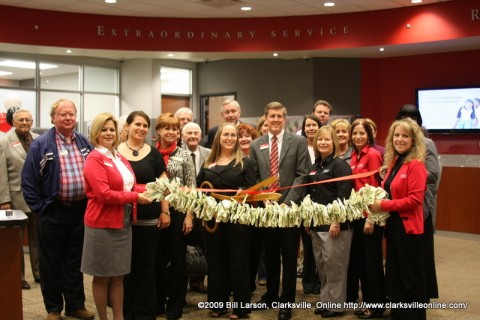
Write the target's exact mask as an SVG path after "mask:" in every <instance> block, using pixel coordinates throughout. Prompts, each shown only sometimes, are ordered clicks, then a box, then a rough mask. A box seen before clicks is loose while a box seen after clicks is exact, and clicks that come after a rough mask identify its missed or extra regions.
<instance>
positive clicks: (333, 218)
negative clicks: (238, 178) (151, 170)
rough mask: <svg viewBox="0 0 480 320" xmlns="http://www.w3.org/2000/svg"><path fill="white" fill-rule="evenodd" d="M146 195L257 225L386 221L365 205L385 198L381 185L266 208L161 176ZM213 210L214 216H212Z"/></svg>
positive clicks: (383, 214) (196, 212) (185, 209)
mask: <svg viewBox="0 0 480 320" xmlns="http://www.w3.org/2000/svg"><path fill="white" fill-rule="evenodd" d="M145 195H146V196H148V197H149V198H151V199H154V200H156V201H160V200H166V201H168V202H169V203H170V205H171V206H173V208H175V210H177V211H180V212H183V213H186V212H191V213H193V214H194V215H195V216H196V217H198V218H200V219H202V220H205V221H210V220H212V219H215V220H216V221H217V222H232V223H240V224H247V225H252V226H256V227H270V228H275V227H280V228H286V227H294V226H297V227H299V226H301V225H302V223H303V225H304V226H307V227H309V226H320V225H325V224H331V223H333V222H338V223H341V222H346V221H353V220H357V219H360V218H363V212H365V211H366V212H368V213H369V215H368V217H369V219H370V220H372V221H373V222H375V223H376V224H378V225H381V226H383V225H385V222H386V220H387V218H388V216H389V214H388V212H370V210H369V209H368V206H369V205H370V204H372V203H373V202H374V201H375V200H381V199H386V198H387V197H388V194H387V193H386V192H385V190H383V189H382V188H380V187H377V188H376V187H372V186H370V185H366V186H365V187H363V188H361V189H360V190H359V191H358V192H355V191H354V190H353V189H352V193H351V194H350V198H348V199H343V200H340V199H337V200H335V201H333V202H332V203H330V204H328V205H326V206H325V205H322V204H319V203H316V202H313V201H312V199H311V198H310V195H307V196H306V197H305V198H304V199H303V201H302V202H301V203H300V205H297V204H295V203H293V202H292V203H291V206H288V205H286V204H278V203H277V202H272V204H270V205H267V206H266V207H265V208H256V207H252V206H250V204H248V203H245V202H244V203H239V202H237V201H235V200H231V201H230V200H222V201H218V202H217V200H216V199H215V198H213V197H211V196H207V195H206V194H205V193H204V192H201V191H199V190H197V189H196V188H194V187H191V188H187V187H184V186H182V185H181V184H180V180H179V179H178V178H175V179H172V180H169V179H168V178H165V177H162V178H159V179H157V180H156V181H155V182H150V183H148V184H147V185H146V194H145ZM215 214H216V216H215Z"/></svg>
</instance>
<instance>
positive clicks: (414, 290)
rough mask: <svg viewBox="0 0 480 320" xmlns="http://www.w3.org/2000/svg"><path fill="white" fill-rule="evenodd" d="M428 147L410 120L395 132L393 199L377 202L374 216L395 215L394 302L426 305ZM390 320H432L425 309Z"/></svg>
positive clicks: (390, 284)
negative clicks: (424, 225)
mask: <svg viewBox="0 0 480 320" xmlns="http://www.w3.org/2000/svg"><path fill="white" fill-rule="evenodd" d="M425 154H426V149H425V142H424V136H423V133H422V130H421V128H420V127H419V126H418V124H417V123H416V122H415V121H413V120H411V119H410V118H405V119H403V120H398V121H395V122H394V123H393V124H392V126H391V127H390V130H389V134H388V138H387V142H386V152H385V164H386V165H387V168H388V169H387V173H386V176H385V178H384V180H383V183H382V186H383V188H384V189H385V191H387V192H388V193H389V195H390V197H389V198H390V200H381V201H380V200H377V201H376V202H375V203H373V204H372V205H371V206H370V209H371V210H372V211H389V212H390V217H389V218H388V220H387V226H386V230H385V233H386V237H387V265H386V279H387V288H388V289H389V294H390V297H391V301H392V303H400V302H401V303H411V302H419V303H424V302H426V289H425V279H424V277H425V275H424V270H423V256H422V252H423V248H422V246H423V243H422V234H423V197H424V193H425V186H426V182H427V171H426V169H425V165H424V161H425ZM390 319H416V320H422V319H426V309H424V308H392V309H391V313H390Z"/></svg>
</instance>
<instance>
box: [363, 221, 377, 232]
mask: <svg viewBox="0 0 480 320" xmlns="http://www.w3.org/2000/svg"><path fill="white" fill-rule="evenodd" d="M374 227H375V223H373V221H371V220H369V219H368V218H367V219H365V225H364V226H363V233H365V234H373V228H374Z"/></svg>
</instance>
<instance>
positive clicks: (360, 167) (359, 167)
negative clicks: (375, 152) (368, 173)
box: [357, 163, 365, 169]
mask: <svg viewBox="0 0 480 320" xmlns="http://www.w3.org/2000/svg"><path fill="white" fill-rule="evenodd" d="M357 167H358V169H362V168H363V167H365V164H363V163H360V164H359V165H358V166H357Z"/></svg>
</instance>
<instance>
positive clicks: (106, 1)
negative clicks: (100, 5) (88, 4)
mask: <svg viewBox="0 0 480 320" xmlns="http://www.w3.org/2000/svg"><path fill="white" fill-rule="evenodd" d="M105 3H117V0H105Z"/></svg>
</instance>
